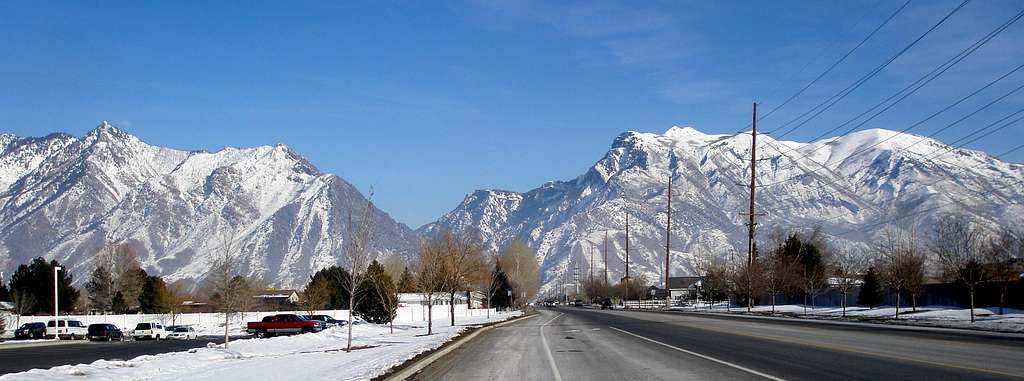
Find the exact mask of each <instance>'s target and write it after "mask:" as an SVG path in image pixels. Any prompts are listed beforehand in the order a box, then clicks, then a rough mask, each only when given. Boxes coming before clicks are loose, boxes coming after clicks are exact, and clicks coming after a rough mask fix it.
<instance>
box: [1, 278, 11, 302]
mask: <svg viewBox="0 0 1024 381" xmlns="http://www.w3.org/2000/svg"><path fill="white" fill-rule="evenodd" d="M2 281H3V279H0V301H3V302H9V301H11V300H13V299H12V298H11V290H9V289H8V288H7V285H6V284H3V283H2Z"/></svg>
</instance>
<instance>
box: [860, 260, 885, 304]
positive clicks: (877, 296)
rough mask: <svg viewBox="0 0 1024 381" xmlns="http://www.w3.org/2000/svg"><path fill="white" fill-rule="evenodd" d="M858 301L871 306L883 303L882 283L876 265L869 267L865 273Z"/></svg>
mask: <svg viewBox="0 0 1024 381" xmlns="http://www.w3.org/2000/svg"><path fill="white" fill-rule="evenodd" d="M857 303H858V304H861V305H864V306H868V307H869V308H875V307H876V306H878V305H879V304H882V284H881V281H880V280H879V279H878V274H877V273H876V272H875V268H874V267H870V268H868V272H867V273H865V274H864V283H863V284H862V285H861V286H860V294H859V295H857Z"/></svg>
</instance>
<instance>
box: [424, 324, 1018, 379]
mask: <svg viewBox="0 0 1024 381" xmlns="http://www.w3.org/2000/svg"><path fill="white" fill-rule="evenodd" d="M541 314H542V315H541V316H540V317H539V318H534V319H528V320H524V321H521V322H517V323H513V324H509V325H506V326H504V327H500V328H495V329H493V330H491V331H489V332H487V333H485V334H483V335H481V336H480V337H478V338H476V339H474V340H473V341H471V342H469V343H467V344H466V345H463V346H462V347H460V348H458V349H456V350H455V351H453V352H452V353H451V354H450V355H448V356H446V357H444V358H442V359H440V360H439V361H437V362H435V363H433V364H431V365H430V366H429V367H427V368H425V369H424V370H423V371H422V372H420V373H419V374H418V375H417V376H416V379H419V380H440V379H444V380H485V379H486V380H616V381H618V380H634V379H646V380H659V379H660V380H683V379H691V380H742V379H751V380H754V379H761V380H764V379H769V380H825V379H836V380H857V379H863V380H881V379H936V380H938V379H943V380H944V379H972V380H1003V379H1009V380H1013V379H1024V339H1020V338H1005V337H1004V338H992V337H976V336H972V335H952V334H945V333H938V332H927V331H925V332H918V331H900V330H888V329H884V328H880V327H877V328H876V327H861V326H836V325H824V324H814V323H806V322H805V323H802V324H794V323H790V322H779V321H773V320H764V321H760V320H752V319H742V318H733V317H714V316H702V315H699V314H680V313H643V312H630V311H600V310H591V309H578V308H560V309H554V310H543V311H541Z"/></svg>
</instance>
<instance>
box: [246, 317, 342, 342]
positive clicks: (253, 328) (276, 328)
mask: <svg viewBox="0 0 1024 381" xmlns="http://www.w3.org/2000/svg"><path fill="white" fill-rule="evenodd" d="M321 330H323V326H322V325H321V324H320V322H317V321H313V320H306V318H303V317H302V316H299V315H295V314H281V315H270V316H267V317H264V318H263V320H262V321H253V322H248V323H246V324H245V331H246V332H249V334H250V335H255V336H256V337H271V336H275V335H293V334H296V333H307V332H320V331H321Z"/></svg>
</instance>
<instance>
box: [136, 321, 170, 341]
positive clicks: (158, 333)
mask: <svg viewBox="0 0 1024 381" xmlns="http://www.w3.org/2000/svg"><path fill="white" fill-rule="evenodd" d="M132 338H134V339H135V340H145V339H152V340H160V338H167V331H166V330H164V325H163V324H160V323H139V324H136V325H135V329H134V330H132Z"/></svg>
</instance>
